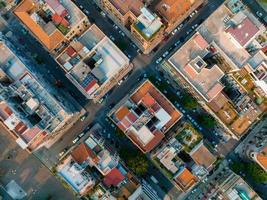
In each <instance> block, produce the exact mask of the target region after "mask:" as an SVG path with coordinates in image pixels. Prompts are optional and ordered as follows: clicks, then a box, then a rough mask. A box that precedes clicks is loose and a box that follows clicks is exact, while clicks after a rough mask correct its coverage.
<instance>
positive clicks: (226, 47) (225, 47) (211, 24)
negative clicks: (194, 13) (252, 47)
mask: <svg viewBox="0 0 267 200" xmlns="http://www.w3.org/2000/svg"><path fill="white" fill-rule="evenodd" d="M236 5H237V4H236ZM238 25H241V26H239V28H238ZM250 28H251V30H250ZM227 30H230V32H232V33H233V35H235V37H236V38H237V39H238V40H239V41H240V42H241V44H243V43H246V42H247V41H248V40H249V39H250V38H251V37H252V36H253V35H254V34H255V32H256V31H257V30H260V31H263V30H265V28H264V26H263V25H262V24H260V23H259V21H258V20H257V19H256V18H255V16H253V14H251V13H250V12H249V11H247V10H241V11H239V12H238V13H237V14H235V13H232V12H231V11H230V10H229V9H228V8H227V7H226V5H224V4H223V5H222V6H220V7H219V8H218V9H217V10H216V11H215V12H213V13H212V15H211V16H210V17H209V18H208V19H207V20H205V21H204V22H203V23H202V24H201V25H200V27H199V28H198V32H199V33H200V34H201V35H202V36H203V37H204V39H205V40H206V41H207V42H208V43H212V42H214V43H216V45H217V46H218V47H219V48H220V49H221V50H222V51H223V53H222V54H225V55H224V57H225V58H226V59H227V60H228V62H229V64H231V67H232V68H233V69H234V68H240V67H242V66H243V65H244V64H245V63H246V62H247V61H248V59H250V58H251V55H250V54H249V53H248V52H247V50H246V49H245V48H244V47H243V46H241V45H240V44H237V43H238V42H237V41H236V39H233V37H232V36H231V34H229V33H227ZM247 33H248V34H247ZM241 40H242V41H241Z"/></svg>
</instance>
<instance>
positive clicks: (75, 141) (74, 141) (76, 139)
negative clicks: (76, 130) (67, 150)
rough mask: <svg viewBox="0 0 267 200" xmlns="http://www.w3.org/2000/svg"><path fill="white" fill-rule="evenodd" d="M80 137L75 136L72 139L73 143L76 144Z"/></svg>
mask: <svg viewBox="0 0 267 200" xmlns="http://www.w3.org/2000/svg"><path fill="white" fill-rule="evenodd" d="M79 139H80V138H78V137H76V138H75V139H74V140H72V143H73V144H76V143H77V142H78V141H79Z"/></svg>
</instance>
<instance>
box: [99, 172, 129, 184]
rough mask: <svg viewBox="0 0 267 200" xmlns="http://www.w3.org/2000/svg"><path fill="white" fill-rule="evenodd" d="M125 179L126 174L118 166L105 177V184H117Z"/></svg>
mask: <svg viewBox="0 0 267 200" xmlns="http://www.w3.org/2000/svg"><path fill="white" fill-rule="evenodd" d="M124 179H125V177H124V175H123V174H122V173H121V172H120V170H118V169H117V168H114V169H112V170H111V171H110V172H109V173H108V174H107V175H106V176H105V178H104V181H103V182H104V184H105V185H106V186H108V187H110V186H117V185H118V184H119V183H120V182H122V181H123V180H124Z"/></svg>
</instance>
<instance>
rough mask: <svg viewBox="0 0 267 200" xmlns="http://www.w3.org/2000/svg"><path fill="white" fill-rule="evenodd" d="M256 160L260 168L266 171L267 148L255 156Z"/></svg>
mask: <svg viewBox="0 0 267 200" xmlns="http://www.w3.org/2000/svg"><path fill="white" fill-rule="evenodd" d="M257 160H258V162H259V163H260V165H261V167H262V168H263V169H264V170H265V171H267V146H266V147H265V148H264V149H263V150H262V151H261V152H260V153H259V154H257Z"/></svg>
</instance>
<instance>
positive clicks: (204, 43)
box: [194, 34, 209, 49]
mask: <svg viewBox="0 0 267 200" xmlns="http://www.w3.org/2000/svg"><path fill="white" fill-rule="evenodd" d="M194 41H195V42H196V44H197V45H198V46H199V47H200V48H201V49H205V48H207V47H208V46H209V43H208V42H207V41H206V40H205V39H204V38H203V37H202V35H201V34H196V35H195V37H194Z"/></svg>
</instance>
